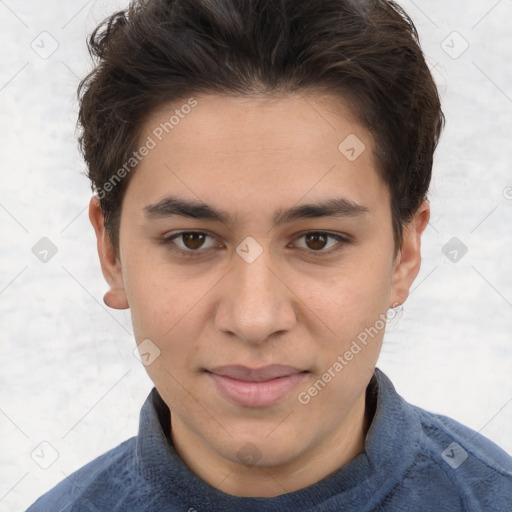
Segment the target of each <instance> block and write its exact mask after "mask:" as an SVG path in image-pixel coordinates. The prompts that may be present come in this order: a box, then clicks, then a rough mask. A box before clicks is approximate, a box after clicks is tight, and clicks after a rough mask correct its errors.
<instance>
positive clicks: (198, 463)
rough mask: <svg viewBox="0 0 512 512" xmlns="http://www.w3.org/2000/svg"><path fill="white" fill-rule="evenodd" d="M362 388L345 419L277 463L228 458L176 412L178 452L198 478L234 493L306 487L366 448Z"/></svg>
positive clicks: (266, 493) (267, 493)
mask: <svg viewBox="0 0 512 512" xmlns="http://www.w3.org/2000/svg"><path fill="white" fill-rule="evenodd" d="M365 395H366V393H363V394H362V395H361V396H360V397H359V399H358V400H357V402H356V403H355V405H354V407H353V408H352V410H351V411H350V414H348V415H347V418H346V420H345V421H344V422H343V423H342V424H341V425H339V426H338V428H336V429H335V430H333V431H332V432H331V433H330V434H329V435H327V436H322V438H321V439H320V440H319V441H318V442H317V443H316V444H314V445H313V446H312V447H311V448H310V449H309V450H308V451H305V452H302V453H300V454H299V455H298V456H296V457H292V458H290V460H289V461H287V462H285V463H282V464H278V465H260V466H247V465H244V464H240V463H238V462H234V461H233V460H231V459H228V458H226V457H224V456H222V455H221V454H219V453H218V452H217V451H215V450H214V449H213V447H212V445H211V444H209V443H207V442H206V441H205V439H204V438H202V437H200V436H198V435H197V434H195V433H194V432H192V431H191V430H189V429H188V428H187V427H186V426H184V425H183V424H182V423H181V422H180V421H179V418H175V417H172V430H171V437H172V441H173V444H174V447H175V450H176V452H177V453H178V455H179V456H180V457H181V459H182V460H183V461H184V463H185V464H186V465H187V466H188V467H189V468H190V469H191V470H192V471H193V472H194V473H195V474H196V475H197V476H199V477H200V478H201V479H202V480H204V481H205V482H207V483H208V484H210V485H211V486H213V487H215V488H217V489H219V490H221V491H222V492H225V493H227V494H231V495H233V496H246V497H249V496H250V497H274V496H278V495H280V494H285V493H289V492H294V491H297V490H299V489H303V488H305V487H308V486H310V485H312V484H314V483H316V482H318V481H320V480H322V479H323V478H325V477H326V476H328V475H330V474H331V473H333V472H335V471H336V470H338V469H340V468H341V467H343V466H344V465H346V464H347V463H348V462H350V461H351V460H352V459H354V458H355V457H356V456H357V455H358V454H359V453H361V452H363V451H364V439H365V436H366V432H367V431H368V428H369V425H370V423H371V411H370V410H369V408H367V407H366V401H365Z"/></svg>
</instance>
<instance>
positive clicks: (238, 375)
mask: <svg viewBox="0 0 512 512" xmlns="http://www.w3.org/2000/svg"><path fill="white" fill-rule="evenodd" d="M207 371H208V372H210V373H215V374H216V375H221V376H223V377H230V378H231V379H236V380H244V381H247V382H263V381H266V380H272V379H277V378H279V377H287V376H289V375H295V374H297V373H302V372H303V371H304V370H300V369H299V368H295V367H293V366H285V365H282V364H271V365H269V366H262V367H261V368H249V367H247V366H243V365H229V366H217V367H215V368H211V369H209V370H207Z"/></svg>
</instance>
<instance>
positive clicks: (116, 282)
mask: <svg viewBox="0 0 512 512" xmlns="http://www.w3.org/2000/svg"><path fill="white" fill-rule="evenodd" d="M89 220H90V221H91V224H92V226H93V228H94V232H95V234H96V242H97V249H98V256H99V258H100V264H101V271H102V273H103V277H104V278H105V280H106V281H107V283H108V285H109V288H110V289H109V290H108V291H107V292H106V293H105V296H104V297H103V302H104V303H105V304H106V305H107V306H109V307H111V308H113V309H127V308H128V307H129V304H128V299H127V297H126V292H125V289H124V282H123V274H122V271H121V263H120V261H119V259H118V258H117V257H116V255H115V251H114V248H113V247H112V243H111V241H110V238H109V236H108V232H107V230H106V228H105V219H104V216H103V212H102V210H101V206H100V201H99V199H98V198H97V197H96V196H93V197H92V198H91V201H90V203H89Z"/></svg>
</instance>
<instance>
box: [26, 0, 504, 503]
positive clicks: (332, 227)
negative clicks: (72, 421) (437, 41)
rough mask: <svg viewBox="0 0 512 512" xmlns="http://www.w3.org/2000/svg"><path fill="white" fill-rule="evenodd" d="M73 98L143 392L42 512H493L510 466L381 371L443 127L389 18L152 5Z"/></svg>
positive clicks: (338, 0)
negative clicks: (113, 439)
mask: <svg viewBox="0 0 512 512" xmlns="http://www.w3.org/2000/svg"><path fill="white" fill-rule="evenodd" d="M90 45H91V50H92V53H93V55H95V56H96V57H97V59H98V64H97V67H96V68H95V70H94V71H93V72H92V73H91V74H90V75H89V76H88V77H87V78H86V80H84V82H83V83H82V84H81V89H80V92H81V94H80V99H81V106H80V119H79V121H80V124H81V127H82V136H81V144H82V149H83V152H84V156H85V159H86V162H87V164H88V168H89V176H90V178H91V180H92V184H93V189H94V190H95V192H96V194H95V196H94V197H93V199H92V200H91V204H90V211H89V214H90V219H91V222H92V224H93V226H94V229H95V231H96V235H97V240H98V252H99V256H100V261H101V265H102V270H103V274H104V277H105V279H106V280H107V282H108V284H109V291H108V292H107V293H106V295H105V298H104V300H105V303H106V304H107V305H109V306H110V307H112V308H118V309H124V308H128V307H129V308H130V311H131V315H132V321H133V327H134V332H135V335H136V342H137V345H138V346H139V350H140V353H141V357H142V361H143V362H144V364H145V366H146V369H147V371H148V374H149V376H150V377H151V379H152V381H153V382H154V384H155V388H154V389H153V390H152V392H151V393H150V395H149V396H148V398H147V401H146V403H145V404H144V406H143V408H142V411H141V416H140V427H139V434H138V436H137V437H134V438H132V439H129V440H128V441H125V442H124V443H122V444H121V445H119V446H118V447H116V448H114V449H113V450H111V451H109V452H107V453H106V454H104V455H102V456H101V457H99V458H98V459H96V460H94V461H92V462H91V463H89V464H88V465H86V466H85V467H84V468H82V469H80V470H78V471H77V472H76V473H74V474H72V475H71V476H69V477H68V478H67V479H65V480H64V481H63V482H61V483H60V484H59V485H58V486H57V487H56V488H55V489H53V490H52V491H50V492H49V493H47V494H46V495H45V496H43V497H42V498H40V499H39V500H38V501H37V502H36V503H35V504H34V505H33V506H32V507H31V508H30V509H29V510H30V511H32V512H36V511H57V510H59V511H109V512H112V511H117V510H118V511H121V510H123V511H142V510H151V511H189V512H193V511H197V512H202V511H209V512H210V511H223V512H224V511H230V510H233V511H278V510H279V511H305V510H318V511H335V510H343V511H358V512H361V511H377V510H378V511H402V510H404V511H406V510H407V511H409V510H429V511H430V510H432V511H468V510H470V511H476V510H485V511H505V510H512V459H511V457H509V456H508V455H507V454H506V453H505V452H504V451H502V450H501V449H500V448H498V447H497V446H496V445H494V444H493V443H492V442H490V441H489V440H487V439H485V438H484V437H482V436H481V435H479V434H477V433H476V432H473V431H472V430H470V429H468V428H466V427H464V426H462V425H460V424H459V423H457V422H455V421H454V420H451V419H449V418H446V417H443V416H439V415H435V414H432V413H429V412H426V411H424V410H421V409H419V408H417V407H414V406H412V405H410V404H408V403H406V402H405V401H404V400H403V399H402V398H400V396H399V395H398V394H397V392H396V391H395V389H394V387H393V385H392V384H391V382H390V381H389V379H388V378H387V377H386V376H385V375H384V374H383V373H382V372H381V371H379V370H378V369H376V368H375V365H376V362H377V358H378V356H379V352H380V349H381V346H382V341H383V335H384V329H385V325H386V319H387V316H388V310H390V308H391V311H392V310H393V309H392V308H394V307H396V306H398V305H401V304H403V303H404V301H405V300H406V298H407V296H408V292H409V289H410V287H411V284H412V282H413V281H414V279H415V277H416V276H417V274H418V271H419V268H420V260H421V254H420V252H421V251H420V240H421V235H422V233H423V230H424V229H425V227H426V225H427V223H428V221H429V214H430V210H429V204H428V202H427V200H426V194H427V191H428V187H429V183H430V177H431V169H432V158H433V152H434V150H435V147H436V145H437V142H438V138H439V135H440V131H441V128H442V124H443V115H442V112H441V108H440V104H439V99H438V95H437V90H436V87H435V85H434V82H433V80H432V77H431V75H430V73H429V70H428V67H427V65H426V63H425V60H424V58H423V55H422V52H421V50H420V48H419V46H418V42H417V34H416V31H415V28H414V26H413V24H412V22H411V20H410V19H409V18H408V17H407V16H406V14H405V13H404V12H403V11H402V10H401V9H400V8H399V7H398V6H397V5H395V4H393V3H391V2H387V1H384V0H370V1H356V0H315V1H311V0H259V1H257V0H215V1H213V0H212V1H206V0H147V1H144V2H143V1H141V2H135V3H133V4H132V5H131V7H130V8H129V9H128V10H127V11H126V12H120V13H117V14H114V15H113V16H112V17H110V18H109V19H108V20H106V21H105V22H104V23H103V24H102V25H101V26H100V27H98V29H97V30H96V31H95V33H94V34H93V35H92V37H91V40H90Z"/></svg>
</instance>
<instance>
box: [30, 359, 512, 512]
mask: <svg viewBox="0 0 512 512" xmlns="http://www.w3.org/2000/svg"><path fill="white" fill-rule="evenodd" d="M370 391H371V392H370ZM372 396H373V401H374V409H375V412H374V416H373V420H372V423H371V425H370V428H369V430H368V434H367V436H366V439H365V450H364V452H363V453H360V454H359V455H358V456H357V457H356V458H355V459H353V460H352V461H350V462H349V463H348V464H346V465H345V466H343V467H342V468H341V469H339V470H337V471H335V472H334V473H332V474H331V475H329V476H327V477H325V478H324V479H323V480H321V481H319V482H317V483H315V484H313V485H310V486H309V487H306V488H304V489H301V490H298V491H295V492H291V493H288V494H283V495H281V496H277V497H274V498H247V497H236V496H232V495H229V494H226V493H224V492H221V491H219V490H218V489H216V488H214V487H213V486H210V485H209V484H207V483H206V482H205V481H203V480H202V479H200V478H199V477H198V476H197V475H195V474H194V473H193V472H192V471H191V470H190V469H188V467H187V466H185V464H184V463H183V461H182V460H181V459H180V458H179V456H178V455H177V454H176V452H175V450H174V448H173V446H172V442H171V439H170V436H169V432H170V413H169V409H168V407H167V406H166V405H165V403H164V402H163V400H162V398H161V397H160V395H159V394H158V392H157V390H156V389H155V388H153V389H152V391H151V393H150V394H149V396H148V398H147V400H146V402H145V403H144V405H143V407H142V410H141V414H140V423H139V432H138V435H137V436H136V437H133V438H131V439H128V440H127V441H125V442H124V443H122V444H120V445H119V446H117V447H116V448H114V449H112V450H110V451H108V452H107V453H105V454H103V455H101V456H100V457H98V458H97V459H95V460H93V461H92V462H90V463H88V464H87V465H85V466H84V467H82V468H81V469H79V470H78V471H76V472H75V473H73V474H71V475H70V476H69V477H68V478H66V479H65V480H63V481H62V482H60V483H59V484H58V485H57V486H56V487H54V488H53V489H52V490H51V491H49V492H48V493H46V494H45V495H43V496H42V497H41V498H39V499H38V500H37V501H36V502H35V503H34V504H33V505H32V506H31V507H30V508H29V509H28V512H78V511H80V512H85V511H87V512H121V511H130V512H136V511H152V512H157V511H158V512H171V511H172V512H174V511H180V512H229V511H236V512H265V511H268V512H278V511H279V512H281V511H282V512H296V511H306V510H309V511H313V510H314V511H319V512H320V511H322V512H334V511H343V512H365V511H368V512H369V511H374V512H402V511H403V512H416V511H435V512H442V511H447V512H457V511H464V512H477V511H482V512H484V511H485V512H510V511H512V457H510V456H509V455H508V454H507V453H506V452H504V451H503V450H502V449H501V448H499V447H498V446H496V445H495V444H494V443H492V442H491V441H489V440H488V439H486V438H485V437H483V436H482V435H480V434H478V433H476V432H474V431H473V430H471V429H469V428H467V427H464V426H463V425H461V424H460V423H458V422H456V421H454V420H452V419H450V418H447V417H445V416H440V415H437V414H433V413H430V412H427V411H424V410H423V409H420V408H418V407H415V406H413V405H410V404H409V403H407V402H406V401H405V400H403V399H402V398H401V397H400V396H399V395H398V394H397V392H396V391H395V388H394V387H393V385H392V383H391V381H390V380H389V379H388V378H387V377H386V376H385V375H384V374H383V373H382V372H381V371H380V370H379V369H376V370H375V373H374V376H373V378H372V381H371V382H370V385H369V386H368V391H367V401H371V399H372Z"/></svg>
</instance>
